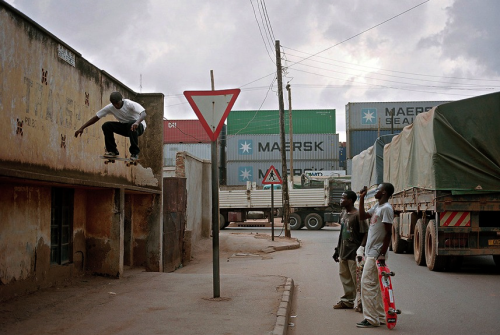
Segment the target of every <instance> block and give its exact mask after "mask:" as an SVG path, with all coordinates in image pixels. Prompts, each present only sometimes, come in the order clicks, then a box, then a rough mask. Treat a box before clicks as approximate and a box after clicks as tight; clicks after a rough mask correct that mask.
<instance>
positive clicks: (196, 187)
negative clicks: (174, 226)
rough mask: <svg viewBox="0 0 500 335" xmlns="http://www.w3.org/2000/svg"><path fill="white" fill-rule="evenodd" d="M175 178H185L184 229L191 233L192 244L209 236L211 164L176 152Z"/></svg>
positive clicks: (210, 221) (210, 220)
mask: <svg viewBox="0 0 500 335" xmlns="http://www.w3.org/2000/svg"><path fill="white" fill-rule="evenodd" d="M176 177H181V178H187V181H186V190H187V211H186V216H187V218H186V229H187V230H189V231H191V236H192V240H191V241H192V243H193V244H194V243H196V241H198V240H200V239H202V238H207V237H209V236H210V230H211V225H212V197H211V163H210V161H206V160H202V159H199V158H197V157H194V156H192V155H191V154H189V153H187V152H178V153H177V157H176Z"/></svg>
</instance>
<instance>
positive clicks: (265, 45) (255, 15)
mask: <svg viewBox="0 0 500 335" xmlns="http://www.w3.org/2000/svg"><path fill="white" fill-rule="evenodd" d="M250 4H251V5H252V9H253V15H254V17H255V22H257V26H258V27H259V32H260V36H261V37H262V42H264V47H265V48H266V53H267V55H268V56H269V59H270V60H271V62H273V64H274V60H273V58H272V57H271V55H270V54H269V50H268V49H267V43H266V40H265V39H264V35H262V30H261V29H260V24H259V19H257V14H256V13H255V7H254V5H253V2H252V0H250ZM271 50H272V48H271Z"/></svg>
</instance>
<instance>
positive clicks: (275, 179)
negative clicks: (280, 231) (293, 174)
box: [262, 165, 286, 241]
mask: <svg viewBox="0 0 500 335" xmlns="http://www.w3.org/2000/svg"><path fill="white" fill-rule="evenodd" d="M262 184H268V185H271V239H272V240H273V241H274V185H281V184H283V180H281V177H280V175H279V174H278V171H276V169H275V168H274V166H273V165H271V167H270V168H269V169H268V170H267V172H266V175H265V176H264V179H263V180H262ZM285 224H286V223H285Z"/></svg>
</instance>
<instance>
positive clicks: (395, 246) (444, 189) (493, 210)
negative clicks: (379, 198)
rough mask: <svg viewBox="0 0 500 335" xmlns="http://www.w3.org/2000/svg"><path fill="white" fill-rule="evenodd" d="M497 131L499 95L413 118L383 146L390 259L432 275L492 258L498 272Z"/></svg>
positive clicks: (499, 195) (452, 104) (453, 104)
mask: <svg viewBox="0 0 500 335" xmlns="http://www.w3.org/2000/svg"><path fill="white" fill-rule="evenodd" d="M498 125H500V92H497V93H492V94H488V95H483V96H478V97H474V98H470V99H464V100H459V101H455V102H450V103H446V104H442V105H440V106H437V107H435V108H433V109H431V110H429V111H428V112H425V113H421V114H419V115H418V116H417V117H416V118H415V120H414V122H413V124H412V125H410V126H407V127H405V128H404V129H403V131H402V132H401V133H400V134H399V135H396V136H394V137H393V138H392V141H391V142H390V143H388V144H386V145H385V146H384V153H383V163H382V164H383V171H384V174H383V181H384V182H390V183H392V184H393V185H394V188H395V192H394V195H393V197H392V198H391V200H390V202H391V204H392V206H393V208H394V222H393V231H392V250H393V251H394V252H395V253H402V252H409V253H411V252H413V253H414V259H415V262H416V263H417V264H418V265H427V267H428V268H429V269H430V270H432V271H440V270H444V269H456V268H459V267H460V265H461V263H462V260H463V257H464V256H474V255H492V256H493V260H494V261H495V264H496V265H497V266H500V219H499V217H500V132H499V131H498V129H497V128H498ZM353 165H354V159H353ZM353 171H354V167H353ZM352 178H353V185H359V184H358V183H363V182H365V181H366V179H365V180H359V178H358V177H357V176H355V175H354V173H353V177H352ZM356 178H358V180H357V179H356ZM366 186H372V185H366Z"/></svg>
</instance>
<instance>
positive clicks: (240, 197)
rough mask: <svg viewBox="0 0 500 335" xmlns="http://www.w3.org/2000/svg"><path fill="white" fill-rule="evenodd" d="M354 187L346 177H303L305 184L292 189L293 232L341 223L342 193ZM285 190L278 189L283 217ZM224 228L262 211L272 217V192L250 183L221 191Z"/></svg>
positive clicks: (277, 205)
mask: <svg viewBox="0 0 500 335" xmlns="http://www.w3.org/2000/svg"><path fill="white" fill-rule="evenodd" d="M349 184H350V180H349V179H346V178H345V177H343V178H342V179H340V178H335V177H320V176H318V177H310V176H305V175H303V178H301V183H300V184H297V185H293V184H291V185H290V187H289V188H288V189H289V200H290V201H289V203H290V208H291V211H292V213H290V229H292V230H296V229H301V228H302V227H304V226H306V227H307V229H310V230H319V229H321V228H323V227H324V226H325V224H326V223H327V222H336V221H338V215H339V214H338V213H339V212H340V198H341V195H342V191H343V190H344V189H345V187H346V186H347V187H348V185H349ZM282 206H283V205H282V190H281V188H279V189H274V204H273V207H274V208H275V209H276V212H275V214H277V216H281V214H282V212H281V208H282ZM219 208H220V228H221V229H224V228H225V227H227V225H229V223H230V222H242V221H245V220H246V219H247V217H248V213H249V212H251V211H252V212H253V211H262V212H264V214H265V217H267V218H270V214H271V191H270V189H260V190H259V189H257V187H256V184H255V183H250V182H248V183H247V186H246V189H231V190H220V191H219Z"/></svg>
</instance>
